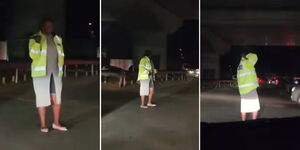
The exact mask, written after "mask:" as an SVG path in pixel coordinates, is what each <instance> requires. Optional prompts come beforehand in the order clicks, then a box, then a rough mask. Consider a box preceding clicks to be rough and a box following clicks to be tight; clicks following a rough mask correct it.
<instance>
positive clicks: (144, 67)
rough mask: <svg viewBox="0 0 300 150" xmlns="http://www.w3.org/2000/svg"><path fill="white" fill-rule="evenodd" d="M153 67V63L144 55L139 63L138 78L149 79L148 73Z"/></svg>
mask: <svg viewBox="0 0 300 150" xmlns="http://www.w3.org/2000/svg"><path fill="white" fill-rule="evenodd" d="M153 69H154V66H153V64H152V63H151V60H150V59H149V57H147V56H144V57H143V58H142V59H141V60H140V63H139V74H138V80H146V79H149V74H150V72H152V71H153Z"/></svg>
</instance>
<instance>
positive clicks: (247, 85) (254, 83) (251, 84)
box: [239, 82, 258, 88]
mask: <svg viewBox="0 0 300 150" xmlns="http://www.w3.org/2000/svg"><path fill="white" fill-rule="evenodd" d="M257 84H258V82H253V83H248V84H243V85H239V88H245V87H249V86H253V85H257Z"/></svg>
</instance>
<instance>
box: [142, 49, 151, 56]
mask: <svg viewBox="0 0 300 150" xmlns="http://www.w3.org/2000/svg"><path fill="white" fill-rule="evenodd" d="M144 56H148V57H151V56H152V52H151V51H150V50H146V51H145V53H144Z"/></svg>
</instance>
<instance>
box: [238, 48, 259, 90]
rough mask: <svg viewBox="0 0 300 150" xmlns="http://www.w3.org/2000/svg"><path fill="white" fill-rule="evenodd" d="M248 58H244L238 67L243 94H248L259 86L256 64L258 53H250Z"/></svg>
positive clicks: (240, 88) (239, 84)
mask: <svg viewBox="0 0 300 150" xmlns="http://www.w3.org/2000/svg"><path fill="white" fill-rule="evenodd" d="M246 58H247V59H245V58H242V59H241V62H240V64H239V66H238V69H237V81H238V88H239V92H240V94H241V95H243V94H247V93H249V92H251V91H252V90H254V89H256V88H257V87H259V84H258V80H257V75H256V71H255V68H254V66H255V64H256V62H257V60H258V58H257V55H256V54H254V53H249V54H248V55H247V56H246Z"/></svg>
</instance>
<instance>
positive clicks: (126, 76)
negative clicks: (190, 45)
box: [101, 71, 188, 87]
mask: <svg viewBox="0 0 300 150" xmlns="http://www.w3.org/2000/svg"><path fill="white" fill-rule="evenodd" d="M137 76H138V73H137V72H128V71H119V72H111V71H102V72H101V77H102V78H103V80H102V81H103V83H104V84H106V83H107V82H108V80H109V78H111V77H113V78H117V79H118V80H119V81H118V86H119V87H125V86H126V85H127V84H128V83H130V84H131V85H132V84H134V83H135V82H137ZM187 78H188V77H187V73H186V72H183V71H164V72H159V73H156V74H155V81H156V82H157V83H160V82H165V81H176V80H187Z"/></svg>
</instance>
